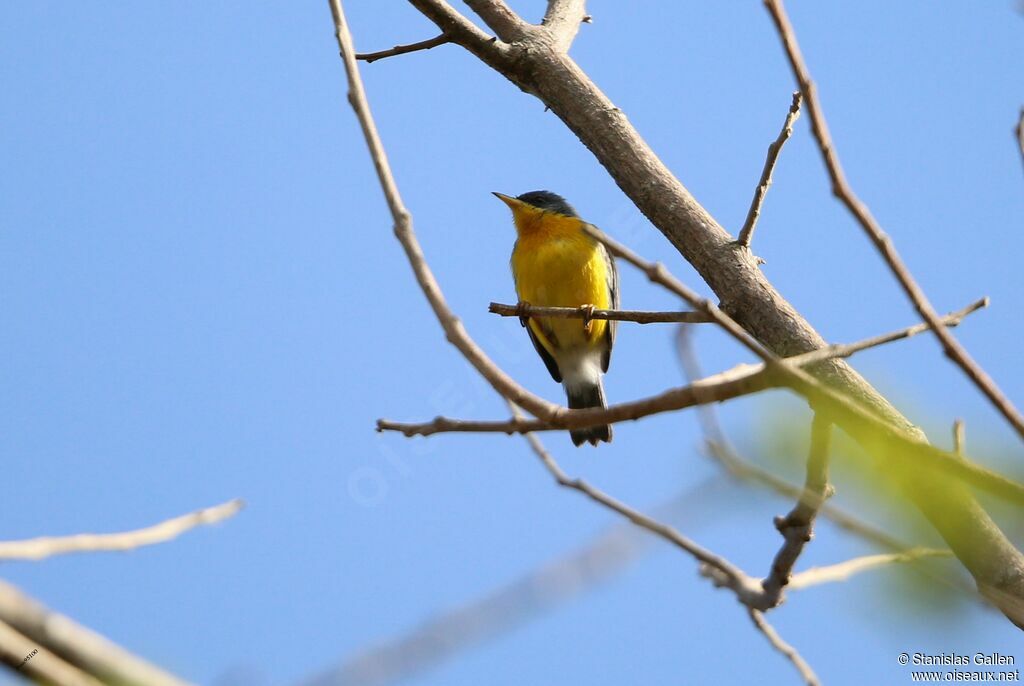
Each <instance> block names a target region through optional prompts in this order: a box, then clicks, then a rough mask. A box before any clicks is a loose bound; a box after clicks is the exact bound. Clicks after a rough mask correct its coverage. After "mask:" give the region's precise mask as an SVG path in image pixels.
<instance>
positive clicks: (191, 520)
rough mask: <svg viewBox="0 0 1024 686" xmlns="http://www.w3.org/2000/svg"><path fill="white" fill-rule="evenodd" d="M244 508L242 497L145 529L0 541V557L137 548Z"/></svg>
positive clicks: (219, 520)
mask: <svg viewBox="0 0 1024 686" xmlns="http://www.w3.org/2000/svg"><path fill="white" fill-rule="evenodd" d="M242 507H243V503H242V501H241V500H237V499H236V500H231V501H228V502H226V503H223V504H221V505H216V506H214V507H208V508H205V509H202V510H197V511H196V512H190V513H189V514H186V515H182V516H180V517H175V518H173V519H168V520H166V521H163V522H160V523H159V524H154V525H153V526H148V527H146V528H144V529H136V530H135V531H125V532H123V533H116V534H76V535H74V536H56V537H53V536H45V537H41V538H32V539H28V540H25V541H0V560H41V559H43V558H46V557H51V556H53V555H66V554H68V553H91V552H99V551H113V550H133V549H135V548H141V547H143V546H147V545H155V544H157V543H164V542H166V541H170V540H172V539H174V538H177V537H178V536H180V535H181V534H183V533H185V532H186V531H188V530H189V529H194V528H196V527H197V526H202V525H209V524H215V523H217V522H222V521H224V520H225V519H229V518H231V517H234V516H235V515H236V514H237V513H238V511H239V510H241V509H242Z"/></svg>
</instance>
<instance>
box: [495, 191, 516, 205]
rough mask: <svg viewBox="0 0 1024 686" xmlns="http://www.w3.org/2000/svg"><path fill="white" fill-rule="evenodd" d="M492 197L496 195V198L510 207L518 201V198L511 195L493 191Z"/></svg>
mask: <svg viewBox="0 0 1024 686" xmlns="http://www.w3.org/2000/svg"><path fill="white" fill-rule="evenodd" d="M492 193H494V192H493V191H492ZM494 197H496V198H497V199H498V200H500V201H502V202H503V203H505V204H506V205H508V206H509V207H511V208H515V206H516V205H518V204H519V202H520V201H519V200H516V199H515V198H513V197H512V196H511V195H505V194H504V193H494Z"/></svg>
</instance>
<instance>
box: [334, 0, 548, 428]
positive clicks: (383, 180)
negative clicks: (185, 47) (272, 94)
mask: <svg viewBox="0 0 1024 686" xmlns="http://www.w3.org/2000/svg"><path fill="white" fill-rule="evenodd" d="M414 4H416V6H417V7H421V5H422V7H423V8H424V12H427V11H429V12H430V13H431V14H430V16H431V18H435V16H436V17H440V18H441V19H442V24H443V27H442V28H447V27H456V28H452V29H451V30H449V31H447V33H448V35H451V36H452V37H453V39H454V38H456V37H457V36H461V37H463V38H465V37H467V36H468V37H469V38H470V39H472V40H475V37H476V33H475V31H476V32H478V31H479V30H478V29H476V27H474V26H473V25H472V24H469V26H465V25H464V24H465V23H466V20H465V19H464V18H462V17H461V15H459V14H458V13H457V12H455V11H454V10H452V9H451V8H450V7H448V5H447V3H444V2H437V1H435V0H429V1H428V0H414ZM330 5H331V13H332V15H333V17H334V28H335V35H336V36H337V39H338V47H339V48H340V49H341V57H342V60H343V61H344V63H345V72H346V74H347V76H348V83H349V96H348V97H349V103H350V104H351V105H352V109H353V110H355V113H356V117H357V118H358V119H359V123H360V126H361V127H362V130H363V137H364V138H365V139H366V144H367V146H368V147H369V149H370V156H371V158H372V159H373V164H374V168H375V169H376V170H377V178H378V180H379V181H380V185H381V188H382V189H383V191H384V197H385V198H386V200H387V203H388V208H389V209H390V210H391V216H392V218H393V219H394V222H395V227H394V229H395V237H396V238H398V241H399V242H400V243H401V244H402V248H403V249H404V250H405V254H406V257H407V258H408V260H409V265H410V266H411V267H412V270H413V273H414V274H415V276H416V282H417V283H418V284H419V286H420V289H421V290H422V291H423V294H424V295H425V296H426V298H427V301H428V302H429V303H430V307H431V308H432V309H433V311H434V315H435V316H436V317H437V320H438V322H439V323H440V324H441V328H442V329H444V332H445V336H446V337H447V339H448V341H449V342H450V343H451V344H452V345H454V346H455V347H456V348H457V349H458V350H459V352H460V353H462V355H463V356H464V357H465V358H466V360H467V361H469V363H470V364H472V365H473V367H474V368H476V370H477V371H478V372H479V373H480V375H481V376H483V377H484V378H485V379H487V381H488V382H490V384H491V385H492V386H493V387H494V389H495V390H496V391H498V393H499V394H501V395H502V396H504V397H506V398H509V399H510V400H512V401H513V402H515V403H516V404H517V405H519V406H520V407H523V408H525V409H526V410H527V411H528V412H529V413H530V414H532V415H534V416H536V417H541V418H544V419H551V418H553V417H555V416H556V415H557V414H558V411H559V407H558V406H557V405H555V404H553V403H550V402H548V401H547V400H544V399H543V398H540V397H539V396H536V395H534V394H533V393H530V392H529V391H528V390H526V389H525V388H523V387H522V386H521V385H520V384H519V383H517V382H516V381H515V380H514V379H513V378H512V377H510V376H509V375H508V374H506V373H505V372H503V371H502V370H501V369H500V368H499V367H498V366H497V365H496V364H494V362H493V361H491V359H490V358H489V357H488V356H487V354H486V353H485V352H484V351H483V350H482V349H481V348H480V347H479V346H478V345H477V344H476V343H475V342H474V341H473V339H472V338H470V337H469V334H468V333H466V329H465V328H464V327H463V326H462V322H460V321H459V319H458V317H456V316H455V314H454V313H452V311H451V308H449V307H448V303H447V302H446V301H445V298H444V294H443V293H442V292H441V287H440V286H439V285H438V283H437V280H436V279H435V278H434V274H433V272H432V271H431V270H430V267H429V266H428V265H427V263H426V260H425V259H424V258H423V250H422V249H421V248H420V244H419V241H418V240H417V239H416V234H415V232H414V231H413V227H412V215H410V214H409V211H408V210H407V209H406V208H405V205H404V203H403V202H402V196H401V194H400V193H399V192H398V185H397V184H396V183H395V179H394V176H393V175H392V173H391V166H390V165H389V164H388V157H387V153H386V152H385V151H384V145H383V144H382V143H381V140H380V136H379V135H378V134H377V127H376V125H375V124H374V121H373V115H372V114H371V113H370V106H369V103H368V102H367V100H366V93H365V91H364V90H363V81H362V79H361V78H360V76H359V67H358V66H357V65H356V60H355V49H354V47H353V45H352V36H351V34H350V33H349V30H348V25H347V23H346V22H345V14H344V11H343V10H342V7H341V1H340V0H330Z"/></svg>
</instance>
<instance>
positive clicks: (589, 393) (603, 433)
mask: <svg viewBox="0 0 1024 686" xmlns="http://www.w3.org/2000/svg"><path fill="white" fill-rule="evenodd" d="M565 395H566V397H567V398H568V399H569V409H570V410H585V409H587V408H588V407H602V408H603V407H607V405H605V402H604V386H603V385H602V384H601V377H600V375H597V380H596V381H589V380H588V381H584V382H577V383H574V384H568V383H567V384H565ZM569 436H570V438H572V443H573V445H577V446H579V445H583V443H584V442H586V441H589V442H590V445H597V443H598V441H604V442H605V443H611V441H612V427H611V425H610V424H605V425H604V426H591V427H588V428H586V429H572V430H570V431H569Z"/></svg>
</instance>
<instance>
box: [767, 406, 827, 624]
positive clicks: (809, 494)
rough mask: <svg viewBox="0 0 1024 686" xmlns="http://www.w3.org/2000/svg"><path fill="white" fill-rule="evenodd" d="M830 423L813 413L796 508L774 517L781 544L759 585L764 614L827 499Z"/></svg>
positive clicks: (776, 601)
mask: <svg viewBox="0 0 1024 686" xmlns="http://www.w3.org/2000/svg"><path fill="white" fill-rule="evenodd" d="M831 434H832V422H831V420H829V419H828V418H826V417H825V416H823V415H822V414H821V413H820V412H816V413H815V415H814V420H813V421H812V422H811V448H810V455H809V456H808V458H807V481H806V483H805V484H804V490H803V493H801V495H800V500H798V501H797V504H796V506H795V507H794V508H793V509H792V510H791V511H790V513H789V514H788V515H786V516H785V517H777V518H776V520H775V528H776V529H778V530H779V533H780V534H782V537H783V538H784V539H785V542H784V543H783V544H782V547H781V548H780V549H779V552H778V553H776V555H775V559H774V560H773V561H772V569H771V572H770V573H769V574H768V577H767V578H766V579H765V580H764V581H763V582H761V585H762V586H763V588H764V605H763V606H762V607H760V608H758V609H760V610H767V609H770V608H773V607H776V606H777V605H779V604H780V603H781V602H782V593H783V589H785V587H786V585H787V584H788V583H789V580H790V577H791V576H792V574H793V567H794V565H796V561H797V558H799V557H800V553H802V552H803V550H804V546H805V545H807V543H809V542H810V540H811V538H812V537H813V536H814V520H815V518H816V517H817V516H818V511H819V510H820V509H821V506H822V504H824V502H825V500H826V498H828V496H829V485H828V458H829V444H830V438H831Z"/></svg>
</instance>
